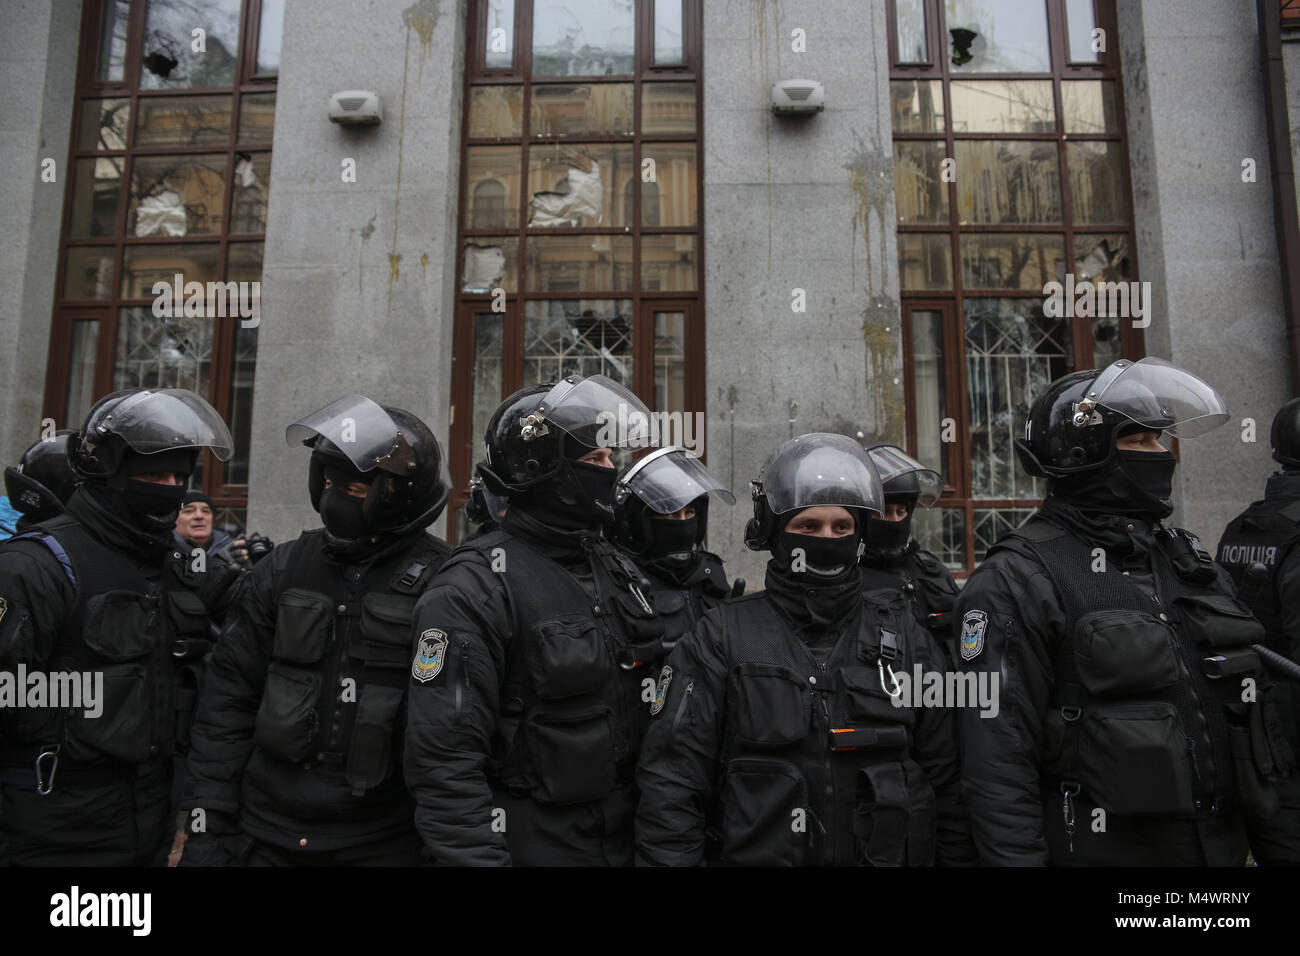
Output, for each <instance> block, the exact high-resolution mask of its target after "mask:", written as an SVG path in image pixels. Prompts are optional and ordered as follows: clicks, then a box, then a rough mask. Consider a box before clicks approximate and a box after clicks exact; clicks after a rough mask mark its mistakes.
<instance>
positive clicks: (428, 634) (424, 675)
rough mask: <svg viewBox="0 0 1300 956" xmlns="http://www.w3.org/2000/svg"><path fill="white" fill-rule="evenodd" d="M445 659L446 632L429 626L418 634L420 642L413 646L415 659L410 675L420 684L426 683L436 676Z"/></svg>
mask: <svg viewBox="0 0 1300 956" xmlns="http://www.w3.org/2000/svg"><path fill="white" fill-rule="evenodd" d="M446 659H447V633H446V631H440V630H438V629H437V628H436V627H431V628H429V629H428V630H427V631H425V632H424V633H423V634H421V635H420V643H419V644H418V645H417V646H416V648H415V660H414V661H413V662H412V664H411V676H412V677H414V678H415V679H416V680H418V681H419V682H420V683H421V684H426V683H428V682H429V681H431V680H433V679H434V678H435V677H437V676H438V674H439V673H440V672H441V671H442V664H443V662H444V661H445V660H446Z"/></svg>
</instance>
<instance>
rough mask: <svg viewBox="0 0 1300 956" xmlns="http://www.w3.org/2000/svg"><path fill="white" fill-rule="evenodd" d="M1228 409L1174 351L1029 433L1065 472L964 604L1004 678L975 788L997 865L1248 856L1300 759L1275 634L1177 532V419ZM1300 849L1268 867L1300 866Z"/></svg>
mask: <svg viewBox="0 0 1300 956" xmlns="http://www.w3.org/2000/svg"><path fill="white" fill-rule="evenodd" d="M1227 418H1228V412H1227V408H1226V406H1225V405H1224V403H1223V400H1222V399H1221V398H1220V397H1219V395H1218V393H1217V392H1215V391H1214V389H1213V388H1211V387H1210V386H1209V385H1208V384H1206V383H1205V382H1204V381H1203V380H1201V379H1200V378H1198V377H1197V376H1195V375H1193V374H1191V373H1190V372H1187V371H1185V370H1183V369H1180V368H1178V367H1176V366H1173V365H1170V364H1169V363H1168V362H1165V361H1163V360H1161V359H1157V358H1145V359H1142V360H1141V361H1139V362H1136V363H1134V362H1129V361H1127V360H1121V361H1118V362H1115V363H1112V364H1111V365H1110V366H1108V367H1107V368H1105V369H1103V370H1102V371H1100V372H1098V371H1096V370H1090V371H1084V372H1075V373H1073V374H1071V375H1066V376H1065V377H1063V378H1060V379H1057V380H1056V381H1055V382H1053V383H1052V384H1050V385H1049V386H1048V387H1047V388H1046V389H1045V390H1044V391H1043V393H1042V394H1041V395H1039V396H1038V397H1037V399H1035V401H1034V403H1033V405H1032V407H1031V408H1030V409H1029V415H1028V418H1027V420H1026V422H1025V435H1024V438H1023V439H1017V440H1016V443H1015V447H1016V452H1017V454H1018V456H1019V459H1020V463H1021V465H1022V466H1023V467H1024V469H1025V470H1026V471H1027V472H1028V473H1029V474H1031V475H1034V476H1038V477H1045V478H1047V481H1048V483H1047V498H1046V500H1045V501H1044V503H1043V506H1042V508H1041V509H1040V510H1039V511H1038V512H1037V513H1036V514H1035V516H1034V517H1033V518H1031V519H1030V520H1029V521H1028V522H1027V523H1026V524H1024V525H1023V526H1022V527H1020V528H1019V529H1017V530H1016V531H1013V532H1011V533H1009V534H1008V535H1006V536H1004V537H1003V538H1002V539H1001V540H1000V541H999V542H998V543H997V545H995V546H994V547H993V548H992V549H991V550H990V552H989V555H988V558H987V559H986V560H985V561H984V563H983V564H982V565H981V566H980V567H979V568H978V570H976V571H975V573H974V574H973V575H972V576H971V578H970V580H969V581H968V582H967V584H966V586H965V588H964V589H963V590H962V592H961V595H960V596H959V598H958V601H957V611H956V613H957V614H958V615H960V620H961V624H960V628H961V630H960V637H959V643H960V649H961V657H962V659H963V664H964V666H965V667H967V668H969V669H971V670H974V671H977V672H987V673H990V674H991V675H993V676H1000V677H1001V679H1002V682H1003V684H1004V688H1003V692H1002V706H1001V709H1000V712H999V713H998V714H997V716H995V717H992V718H989V719H981V718H980V717H979V716H978V715H973V714H970V713H964V714H962V716H961V732H962V766H963V773H964V781H963V787H964V793H965V796H966V801H967V804H968V806H969V808H970V812H971V820H972V823H973V827H974V835H975V839H976V844H977V846H978V847H979V851H980V856H981V858H982V860H983V861H984V862H985V863H990V864H1031V865H1043V864H1053V865H1112V866H1113V865H1135V864H1136V865H1144V866H1146V865H1166V866H1202V865H1211V866H1240V865H1242V863H1243V862H1244V860H1245V859H1246V853H1247V841H1246V829H1245V822H1246V821H1247V820H1250V819H1263V818H1266V817H1268V816H1269V815H1270V814H1271V813H1272V812H1274V811H1275V810H1276V807H1277V801H1276V796H1275V794H1274V792H1273V790H1272V789H1271V787H1270V784H1269V779H1268V778H1269V776H1270V775H1272V774H1274V773H1276V772H1278V771H1282V772H1285V770H1286V769H1287V767H1286V765H1287V764H1288V763H1289V759H1290V758H1289V755H1286V754H1285V753H1284V752H1283V748H1282V746H1281V745H1280V744H1281V742H1280V741H1279V739H1277V736H1276V735H1275V734H1273V733H1272V732H1271V730H1270V728H1271V726H1272V724H1273V721H1271V720H1270V719H1268V714H1267V710H1268V707H1267V700H1268V698H1267V689H1268V686H1269V681H1268V678H1267V675H1265V674H1264V673H1263V671H1262V669H1261V668H1260V662H1259V659H1258V656H1257V655H1256V654H1255V652H1254V651H1253V650H1251V648H1250V645H1251V644H1253V643H1255V642H1257V641H1258V640H1260V639H1261V638H1262V636H1263V634H1262V628H1261V627H1260V626H1259V624H1258V623H1257V622H1256V621H1255V620H1254V619H1253V618H1252V617H1251V616H1250V613H1249V612H1248V611H1247V610H1246V609H1245V608H1243V607H1242V606H1241V605H1240V604H1238V603H1237V602H1236V601H1235V600H1234V599H1233V596H1232V595H1233V591H1232V587H1231V583H1230V581H1229V580H1228V578H1227V575H1226V574H1225V572H1224V571H1223V569H1222V568H1220V567H1218V566H1217V565H1215V564H1214V562H1213V561H1212V560H1211V558H1210V555H1209V554H1208V552H1206V551H1205V549H1204V548H1202V547H1201V545H1200V543H1199V541H1197V539H1196V538H1195V536H1193V535H1192V534H1191V533H1190V532H1187V531H1184V530H1182V529H1177V528H1166V527H1164V526H1163V524H1162V521H1163V520H1164V519H1165V518H1167V517H1169V515H1170V514H1171V513H1172V511H1173V503H1172V501H1171V498H1172V494H1173V477H1174V468H1175V465H1176V461H1175V458H1174V455H1173V454H1172V453H1171V452H1169V451H1168V450H1166V449H1165V447H1164V446H1163V445H1162V444H1161V443H1160V436H1161V433H1162V432H1165V431H1167V432H1169V433H1170V434H1171V435H1175V436H1177V437H1178V438H1180V439H1184V438H1191V437H1193V436H1196V435H1199V434H1201V433H1203V432H1205V431H1208V430H1209V429H1211V428H1214V427H1216V426H1217V425H1220V424H1222V423H1223V422H1224V421H1226V420H1227ZM1297 849H1298V848H1297V847H1296V846H1294V845H1292V846H1289V847H1286V848H1285V849H1284V850H1283V852H1280V853H1275V854H1272V855H1266V856H1267V858H1261V862H1266V863H1267V862H1282V861H1289V862H1295V861H1296V859H1297V858H1298V857H1297Z"/></svg>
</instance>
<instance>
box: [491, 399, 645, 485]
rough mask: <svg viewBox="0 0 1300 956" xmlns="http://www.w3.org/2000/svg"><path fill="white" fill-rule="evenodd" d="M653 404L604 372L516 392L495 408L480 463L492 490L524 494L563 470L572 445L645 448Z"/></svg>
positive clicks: (581, 447)
mask: <svg viewBox="0 0 1300 956" xmlns="http://www.w3.org/2000/svg"><path fill="white" fill-rule="evenodd" d="M650 443H651V442H650V410H649V409H648V408H646V406H645V404H644V403H643V402H642V401H641V400H640V399H639V398H637V397H636V396H635V395H633V394H632V393H631V392H630V391H628V390H627V389H626V388H624V387H623V386H622V385H620V384H618V383H617V382H615V381H614V380H613V379H610V378H606V377H605V376H604V375H591V376H588V377H587V378H583V377H582V376H581V375H569V376H567V377H566V378H564V379H562V380H561V381H559V382H557V383H555V384H554V385H534V386H531V387H529V388H523V389H520V390H519V391H517V392H515V393H514V394H513V395H511V396H510V397H509V398H507V399H506V400H505V401H504V402H502V403H501V406H500V407H499V408H498V409H497V410H496V412H495V413H493V415H492V418H491V420H489V422H488V426H487V434H486V435H485V436H484V444H485V446H486V449H485V450H486V455H487V458H486V461H484V462H483V463H482V464H481V465H480V466H479V469H478V471H479V474H480V475H482V476H483V480H484V483H485V486H486V487H487V488H488V490H490V491H492V492H493V493H495V494H498V495H502V496H509V495H512V494H516V495H517V494H520V493H523V492H527V491H529V490H530V489H532V488H535V487H537V486H538V485H541V484H542V483H543V482H546V481H548V480H549V479H551V478H553V477H555V476H556V475H557V474H559V472H560V470H561V468H562V466H563V464H564V462H565V461H566V460H568V459H572V458H574V457H580V456H577V455H574V454H573V452H574V451H578V450H584V451H593V450H595V449H597V448H646V447H649V445H650Z"/></svg>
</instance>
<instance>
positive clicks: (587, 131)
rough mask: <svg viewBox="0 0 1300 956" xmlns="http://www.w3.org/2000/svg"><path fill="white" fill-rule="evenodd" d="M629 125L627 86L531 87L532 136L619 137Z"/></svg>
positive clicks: (628, 128) (587, 84)
mask: <svg viewBox="0 0 1300 956" xmlns="http://www.w3.org/2000/svg"><path fill="white" fill-rule="evenodd" d="M632 125H633V124H632V84H631V83H585V84H582V85H581V86H534V87H533V105H532V117H531V119H530V120H529V124H528V132H529V133H530V134H531V135H532V136H620V135H625V134H630V133H631V132H632Z"/></svg>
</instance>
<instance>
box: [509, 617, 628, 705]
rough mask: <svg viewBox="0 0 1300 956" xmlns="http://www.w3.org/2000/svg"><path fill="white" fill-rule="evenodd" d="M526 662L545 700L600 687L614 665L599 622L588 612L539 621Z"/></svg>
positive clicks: (538, 693) (539, 692)
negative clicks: (608, 653) (597, 624)
mask: <svg viewBox="0 0 1300 956" xmlns="http://www.w3.org/2000/svg"><path fill="white" fill-rule="evenodd" d="M526 662H527V666H528V675H529V677H530V678H531V680H532V685H533V688H534V690H535V691H536V692H537V696H538V697H541V698H543V699H544V700H560V699H563V698H565V697H576V696H578V695H579V694H589V693H592V692H594V691H596V690H599V689H600V687H601V686H602V685H603V684H604V683H605V682H606V681H607V680H608V679H609V676H610V673H611V668H612V667H613V664H612V662H610V661H609V659H608V655H607V654H606V652H605V642H604V640H603V639H602V638H601V635H600V630H599V629H598V628H597V626H596V622H595V621H593V620H592V619H591V618H590V617H588V616H586V615H571V616H568V617H561V618H555V619H554V620H550V621H542V622H541V623H540V624H537V625H535V626H534V628H533V640H532V641H531V642H530V643H529V646H528V651H527V656H526Z"/></svg>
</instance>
